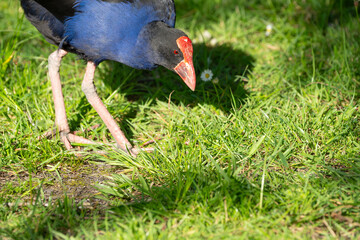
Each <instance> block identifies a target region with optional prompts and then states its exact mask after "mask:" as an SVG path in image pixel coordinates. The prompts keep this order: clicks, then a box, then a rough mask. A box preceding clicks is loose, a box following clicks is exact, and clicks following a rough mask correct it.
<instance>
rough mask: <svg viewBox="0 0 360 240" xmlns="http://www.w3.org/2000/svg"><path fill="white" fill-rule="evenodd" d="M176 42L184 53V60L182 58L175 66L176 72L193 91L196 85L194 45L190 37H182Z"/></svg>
mask: <svg viewBox="0 0 360 240" xmlns="http://www.w3.org/2000/svg"><path fill="white" fill-rule="evenodd" d="M176 43H177V45H178V47H179V49H180V50H181V52H182V53H183V56H184V60H182V61H181V62H180V63H179V64H178V65H177V66H176V67H175V68H174V70H175V72H176V73H177V74H179V76H180V77H181V78H182V80H183V81H184V82H185V84H186V85H187V86H188V87H189V88H190V89H191V90H193V91H195V86H196V75H195V69H194V65H193V47H192V43H191V40H190V38H188V37H185V36H184V37H180V38H178V39H177V40H176Z"/></svg>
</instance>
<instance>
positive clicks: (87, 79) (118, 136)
mask: <svg viewBox="0 0 360 240" xmlns="http://www.w3.org/2000/svg"><path fill="white" fill-rule="evenodd" d="M95 69H96V65H95V63H94V62H91V61H89V62H88V63H87V66H86V72H85V76H84V80H83V82H82V85H81V87H82V90H83V92H84V93H85V96H86V98H87V100H88V101H89V103H90V104H91V106H93V108H94V109H95V110H96V112H97V113H98V114H99V116H100V117H101V119H102V120H103V121H104V123H105V125H106V126H107V128H108V129H109V131H110V133H111V134H112V135H113V137H114V138H115V140H116V143H117V144H118V146H119V147H120V148H121V149H122V150H124V151H125V152H129V153H130V154H131V155H133V156H135V155H136V153H137V151H135V149H133V147H132V145H131V143H130V142H129V141H128V140H127V138H126V137H125V134H124V133H123V132H122V131H121V130H120V128H119V126H118V125H117V123H116V121H115V120H114V118H113V117H112V116H111V114H110V113H109V111H108V110H107V109H106V107H105V105H104V103H103V102H102V101H101V99H100V98H99V96H98V94H97V92H96V87H95V85H94V75H95Z"/></svg>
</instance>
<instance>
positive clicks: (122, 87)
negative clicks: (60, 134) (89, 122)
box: [72, 43, 255, 138]
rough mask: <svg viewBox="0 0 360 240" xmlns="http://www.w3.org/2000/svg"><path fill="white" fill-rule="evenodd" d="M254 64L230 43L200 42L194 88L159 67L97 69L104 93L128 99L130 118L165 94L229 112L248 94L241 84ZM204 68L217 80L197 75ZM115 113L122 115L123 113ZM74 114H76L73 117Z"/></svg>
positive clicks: (106, 66) (107, 65)
mask: <svg viewBox="0 0 360 240" xmlns="http://www.w3.org/2000/svg"><path fill="white" fill-rule="evenodd" d="M254 64H255V59H254V58H253V57H252V56H250V55H249V54H247V53H245V52H244V51H242V50H239V49H234V48H233V47H232V46H230V45H219V46H211V47H210V46H207V45H205V44H203V43H201V44H194V67H195V71H196V75H197V87H196V90H195V91H194V92H192V91H191V90H190V89H188V87H187V86H186V85H185V84H184V82H183V81H182V80H181V79H180V77H179V76H178V75H177V74H175V73H173V72H172V71H169V70H167V69H165V68H163V67H159V68H157V69H156V70H154V71H141V70H135V69H132V68H130V67H127V66H125V65H123V64H120V63H116V62H107V63H105V64H104V67H103V68H101V69H100V71H99V72H100V79H101V80H103V81H104V83H105V85H106V87H107V88H108V89H110V92H108V93H107V94H111V93H112V92H114V91H118V92H119V93H121V94H125V96H126V98H127V99H128V100H129V101H130V102H132V104H130V105H129V106H128V107H127V111H128V112H127V113H125V115H126V120H129V121H131V119H132V118H135V116H136V113H137V111H138V105H139V104H143V103H146V102H150V105H151V104H155V102H156V100H160V101H164V102H168V101H169V98H171V102H172V103H174V104H183V105H185V106H187V107H195V106H197V105H198V104H201V105H212V106H214V107H215V108H216V109H218V110H221V111H223V112H225V113H229V112H230V111H231V109H232V108H233V105H234V103H235V104H237V105H240V104H241V103H243V101H244V100H245V99H246V97H247V96H248V94H249V93H248V92H247V91H246V90H245V89H244V85H245V84H246V77H247V75H248V74H249V73H250V72H251V70H252V69H253V67H254ZM205 69H210V70H212V72H213V73H214V77H213V79H218V80H219V82H218V83H213V82H211V81H209V82H204V81H202V80H201V77H200V76H201V73H202V71H204V70H205ZM244 80H245V81H244ZM234 101H235V102H234ZM119 117H120V118H122V119H124V117H123V116H119ZM78 118H79V116H78V117H76V119H78ZM77 124H79V122H78V123H77ZM121 124H123V125H124V126H122V127H124V130H125V131H126V132H127V134H128V137H130V138H131V137H132V136H131V131H130V130H129V128H128V126H126V122H125V121H122V123H121ZM72 128H74V126H73V127H72ZM74 129H76V126H75V128H74Z"/></svg>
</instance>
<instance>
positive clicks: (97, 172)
mask: <svg viewBox="0 0 360 240" xmlns="http://www.w3.org/2000/svg"><path fill="white" fill-rule="evenodd" d="M122 170H123V169H121V168H119V167H116V166H110V165H107V164H94V163H85V164H83V165H81V166H77V167H75V168H74V167H73V166H69V165H63V166H59V167H57V168H56V170H53V169H44V170H43V171H39V172H37V173H33V174H31V176H30V175H29V173H28V172H17V173H15V172H13V171H6V170H5V171H0V193H1V195H3V198H5V199H8V201H7V200H5V202H6V204H7V205H10V206H11V205H13V204H14V199H19V198H21V203H20V204H19V206H26V205H30V204H32V203H34V201H35V199H36V198H37V196H40V200H41V203H42V204H44V205H48V204H49V200H50V199H51V201H52V202H54V201H56V200H57V199H64V198H65V196H67V197H69V198H72V199H73V200H74V201H75V202H76V203H79V202H82V205H83V206H84V207H86V208H89V209H97V208H104V207H107V206H108V202H107V201H105V200H103V199H101V198H99V196H100V195H101V193H100V192H99V190H98V189H96V187H95V185H96V184H102V183H105V182H106V181H107V180H108V177H109V176H111V175H112V174H113V173H120V172H121V171H122Z"/></svg>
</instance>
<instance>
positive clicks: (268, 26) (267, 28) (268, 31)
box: [265, 24, 273, 36]
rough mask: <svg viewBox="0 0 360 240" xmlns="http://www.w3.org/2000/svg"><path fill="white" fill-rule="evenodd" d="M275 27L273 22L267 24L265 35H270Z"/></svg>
mask: <svg viewBox="0 0 360 240" xmlns="http://www.w3.org/2000/svg"><path fill="white" fill-rule="evenodd" d="M272 29H273V25H272V24H268V25H266V32H265V36H270V34H271V32H272Z"/></svg>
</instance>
